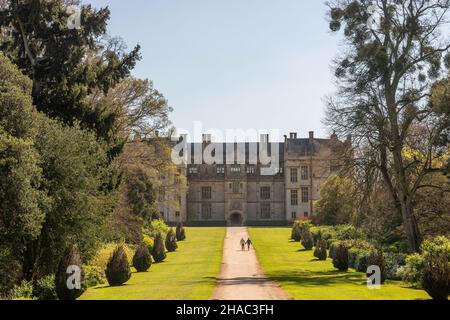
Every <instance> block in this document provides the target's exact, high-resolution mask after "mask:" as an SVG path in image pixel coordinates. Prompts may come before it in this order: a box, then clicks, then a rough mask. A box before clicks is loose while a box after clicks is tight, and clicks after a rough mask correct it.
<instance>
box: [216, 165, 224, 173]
mask: <svg viewBox="0 0 450 320" xmlns="http://www.w3.org/2000/svg"><path fill="white" fill-rule="evenodd" d="M216 172H217V174H225V166H223V165H218V166H217V167H216Z"/></svg>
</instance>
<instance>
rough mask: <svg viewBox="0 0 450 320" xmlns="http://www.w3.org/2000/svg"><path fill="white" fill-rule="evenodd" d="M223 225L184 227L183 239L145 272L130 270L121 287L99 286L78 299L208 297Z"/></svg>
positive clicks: (219, 258) (216, 268)
mask: <svg viewBox="0 0 450 320" xmlns="http://www.w3.org/2000/svg"><path fill="white" fill-rule="evenodd" d="M225 231H226V229H225V228H187V229H186V235H187V240H186V241H182V242H179V243H178V250H177V251H176V252H174V253H168V255H167V259H166V260H165V261H164V262H163V263H158V264H153V265H152V266H151V268H150V270H149V271H148V272H145V273H133V275H132V276H131V279H130V280H129V281H128V282H127V283H126V284H125V285H124V286H121V287H109V286H108V285H104V286H99V287H95V288H91V289H89V290H87V291H86V292H85V293H84V295H83V296H82V297H81V300H206V299H210V298H211V295H212V291H213V289H214V286H215V284H216V276H217V274H218V273H219V269H220V264H221V261H222V251H223V240H224V237H225Z"/></svg>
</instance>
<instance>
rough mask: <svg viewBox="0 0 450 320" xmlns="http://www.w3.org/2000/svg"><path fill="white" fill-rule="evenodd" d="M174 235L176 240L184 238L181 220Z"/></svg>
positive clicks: (184, 232)
mask: <svg viewBox="0 0 450 320" xmlns="http://www.w3.org/2000/svg"><path fill="white" fill-rule="evenodd" d="M176 236H177V241H184V240H186V230H185V229H184V227H183V224H182V223H181V222H180V223H178V224H177V229H176Z"/></svg>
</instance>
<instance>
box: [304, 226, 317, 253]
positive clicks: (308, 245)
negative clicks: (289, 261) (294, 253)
mask: <svg viewBox="0 0 450 320" xmlns="http://www.w3.org/2000/svg"><path fill="white" fill-rule="evenodd" d="M302 246H303V247H304V248H305V249H306V250H312V248H313V247H314V239H313V236H312V234H311V231H309V229H308V230H305V231H303V233H302Z"/></svg>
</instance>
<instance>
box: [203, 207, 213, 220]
mask: <svg viewBox="0 0 450 320" xmlns="http://www.w3.org/2000/svg"><path fill="white" fill-rule="evenodd" d="M211 218H212V206H211V204H202V219H204V220H208V219H211Z"/></svg>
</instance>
